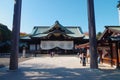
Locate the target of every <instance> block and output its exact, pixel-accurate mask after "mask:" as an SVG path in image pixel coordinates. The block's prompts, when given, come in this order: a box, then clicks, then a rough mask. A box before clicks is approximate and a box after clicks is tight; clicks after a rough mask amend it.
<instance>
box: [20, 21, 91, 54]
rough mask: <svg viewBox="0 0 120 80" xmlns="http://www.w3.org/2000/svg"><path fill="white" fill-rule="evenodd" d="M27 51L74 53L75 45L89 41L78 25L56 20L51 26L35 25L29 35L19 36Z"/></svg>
mask: <svg viewBox="0 0 120 80" xmlns="http://www.w3.org/2000/svg"><path fill="white" fill-rule="evenodd" d="M20 41H21V43H22V44H25V45H27V49H28V51H38V52H40V53H49V52H50V51H54V52H56V53H58V54H65V53H67V54H70V53H72V54H73V53H74V51H75V45H78V44H83V43H86V42H88V41H89V39H88V37H85V35H84V34H83V32H82V30H81V28H80V27H79V26H63V25H61V24H60V23H59V22H58V21H56V22H55V24H54V25H52V26H35V27H34V28H33V30H32V33H31V34H30V35H29V36H26V37H21V38H20Z"/></svg>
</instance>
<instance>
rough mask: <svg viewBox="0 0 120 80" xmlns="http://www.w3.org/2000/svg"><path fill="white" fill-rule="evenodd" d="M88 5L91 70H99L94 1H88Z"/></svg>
mask: <svg viewBox="0 0 120 80" xmlns="http://www.w3.org/2000/svg"><path fill="white" fill-rule="evenodd" d="M87 3H88V4H87V5H88V25H89V42H90V68H91V69H97V68H98V61H97V57H98V55H97V41H96V28H95V15H94V0H87Z"/></svg>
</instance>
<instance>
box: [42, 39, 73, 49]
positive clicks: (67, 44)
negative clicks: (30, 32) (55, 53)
mask: <svg viewBox="0 0 120 80" xmlns="http://www.w3.org/2000/svg"><path fill="white" fill-rule="evenodd" d="M40 46H41V48H42V49H44V50H49V49H53V48H55V47H59V48H61V49H66V50H71V49H73V41H41V45H40Z"/></svg>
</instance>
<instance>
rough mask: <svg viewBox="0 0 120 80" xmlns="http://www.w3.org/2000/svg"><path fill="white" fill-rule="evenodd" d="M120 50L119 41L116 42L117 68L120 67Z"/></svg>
mask: <svg viewBox="0 0 120 80" xmlns="http://www.w3.org/2000/svg"><path fill="white" fill-rule="evenodd" d="M118 51H119V42H116V60H117V61H116V68H117V69H118V68H120V66H119V55H118Z"/></svg>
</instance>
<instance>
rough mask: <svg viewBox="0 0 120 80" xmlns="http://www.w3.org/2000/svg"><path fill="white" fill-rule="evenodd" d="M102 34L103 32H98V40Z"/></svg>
mask: <svg viewBox="0 0 120 80" xmlns="http://www.w3.org/2000/svg"><path fill="white" fill-rule="evenodd" d="M101 35H102V32H98V33H97V35H96V38H97V40H98V39H99V37H100V36H101Z"/></svg>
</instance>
